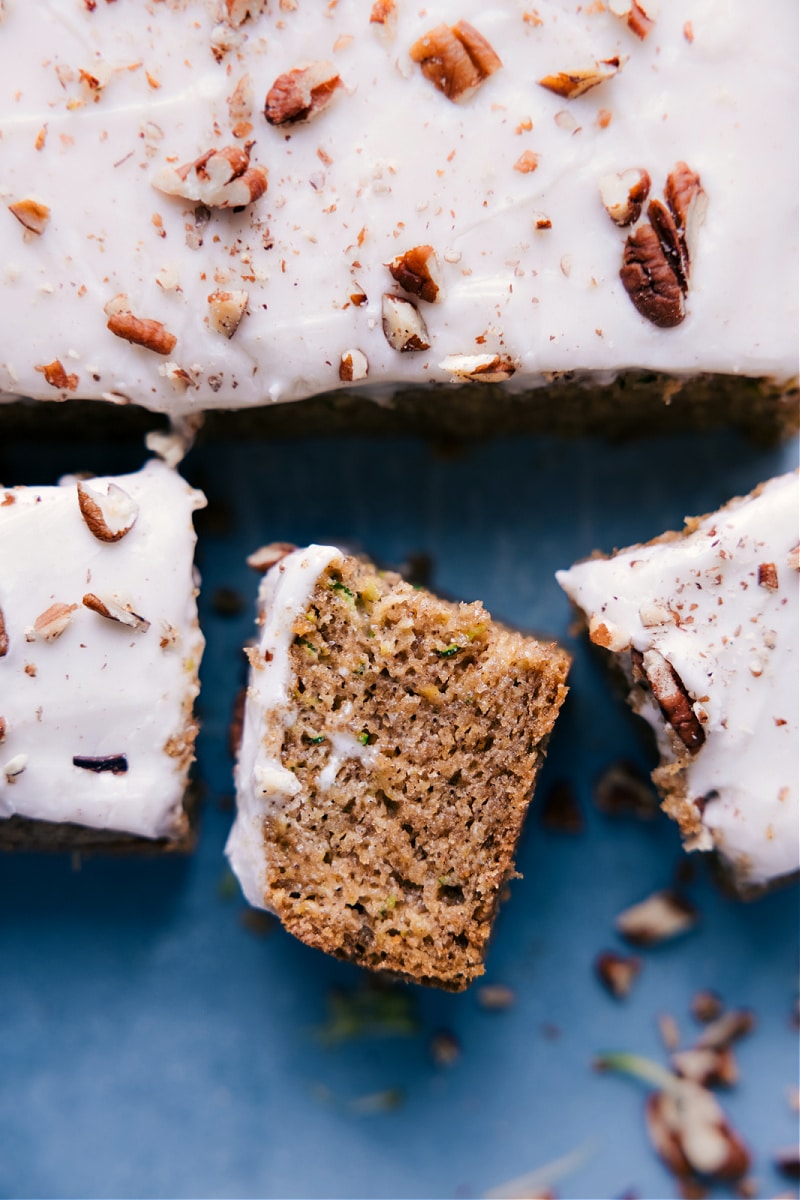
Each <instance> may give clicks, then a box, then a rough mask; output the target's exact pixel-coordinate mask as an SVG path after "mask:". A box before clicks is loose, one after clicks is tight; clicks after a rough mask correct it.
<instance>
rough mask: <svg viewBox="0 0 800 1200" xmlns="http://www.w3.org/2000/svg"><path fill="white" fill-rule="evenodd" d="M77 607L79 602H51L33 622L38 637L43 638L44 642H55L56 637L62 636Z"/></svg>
mask: <svg viewBox="0 0 800 1200" xmlns="http://www.w3.org/2000/svg"><path fill="white" fill-rule="evenodd" d="M77 607H78V606H77V604H59V603H56V604H51V605H50V607H49V608H47V609H45V611H44V612H43V613H40V614H39V616H38V617H37V618H36V620H35V621H34V622H33V632H34V634H35V635H36V637H38V638H41V640H42V641H43V642H54V641H55V640H56V638H60V637H61V635H62V633H63V632H64V630H65V629H66V628H67V626H68V625H69V623H70V621H71V620H72V614H73V613H74V612H75V609H76V608H77Z"/></svg>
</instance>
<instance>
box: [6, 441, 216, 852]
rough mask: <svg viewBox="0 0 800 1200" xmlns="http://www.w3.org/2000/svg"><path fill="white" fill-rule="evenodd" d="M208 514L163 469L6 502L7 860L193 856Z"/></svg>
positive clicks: (14, 493) (22, 490) (17, 495)
mask: <svg viewBox="0 0 800 1200" xmlns="http://www.w3.org/2000/svg"><path fill="white" fill-rule="evenodd" d="M204 504H205V498H204V497H203V495H202V493H200V492H197V491H195V490H193V489H192V488H190V487H189V486H188V484H186V483H185V482H184V481H183V480H182V479H181V478H180V477H179V476H178V475H177V474H176V473H175V472H174V471H172V470H170V469H169V468H168V467H166V466H165V465H164V464H163V463H161V462H158V461H152V462H149V463H147V465H146V466H145V467H144V468H143V469H142V470H140V471H138V472H136V473H135V474H131V475H123V476H118V477H116V478H88V479H84V478H78V479H76V478H74V477H69V478H65V479H64V480H62V482H61V483H60V485H59V486H57V487H16V488H5V489H4V488H0V562H2V564H3V567H2V571H0V847H2V848H4V849H22V848H24V849H62V848H70V849H76V850H80V849H92V848H100V847H103V848H113V847H120V848H133V847H142V846H146V845H149V846H151V847H155V848H167V847H171V848H188V847H189V846H190V845H191V843H192V835H191V828H190V821H189V813H188V810H187V794H188V776H189V768H190V765H191V763H192V760H193V746H194V739H195V734H196V731H197V727H196V723H195V720H194V717H193V715H192V708H193V703H194V699H195V696H196V695H197V692H198V687H199V685H198V676H197V672H198V667H199V664H200V657H201V655H202V652H203V637H202V634H201V632H200V629H199V626H198V623H197V608H196V603H195V597H196V587H195V581H194V578H193V567H192V559H193V553H194V544H195V535H194V530H193V528H192V513H193V512H194V511H195V510H196V509H198V508H201V507H203V506H204Z"/></svg>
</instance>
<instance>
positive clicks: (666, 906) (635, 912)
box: [614, 891, 698, 946]
mask: <svg viewBox="0 0 800 1200" xmlns="http://www.w3.org/2000/svg"><path fill="white" fill-rule="evenodd" d="M697 920H698V914H697V910H696V909H695V908H694V906H693V905H691V904H690V903H689V901H688V900H685V899H684V898H683V896H680V895H678V893H677V892H673V891H663V892H654V893H653V895H652V896H648V897H647V899H646V900H642V901H641V903H639V904H634V905H632V906H631V907H630V908H626V909H625V910H624V912H621V913H620V914H619V916H618V917H617V919H616V921H615V922H614V924H615V927H616V929H617V930H618V932H619V933H621V934H622V936H623V937H624V938H625V939H626V940H627V941H629V942H631V943H633V945H634V946H654V945H656V944H657V943H658V942H664V941H667V940H668V939H669V938H673V937H677V936H678V935H679V934H682V933H688V931H689V930H690V929H692V928H693V927H694V926H695V925H696V924H697Z"/></svg>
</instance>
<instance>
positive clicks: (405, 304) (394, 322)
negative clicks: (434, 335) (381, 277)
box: [382, 292, 431, 353]
mask: <svg viewBox="0 0 800 1200" xmlns="http://www.w3.org/2000/svg"><path fill="white" fill-rule="evenodd" d="M382 314H383V332H384V334H385V336H386V340H387V342H388V343H389V345H390V346H391V347H392V349H393V350H400V351H401V352H403V353H406V352H408V351H411V350H430V346H431V343H430V341H429V337H428V329H427V326H426V325H425V322H424V321H423V319H422V317H421V316H420V313H419V310H418V308H417V306H416V305H415V304H412V302H411V301H410V300H403V298H402V297H401V296H393V295H391V293H389V292H387V293H386V294H385V295H384V297H383V305H382Z"/></svg>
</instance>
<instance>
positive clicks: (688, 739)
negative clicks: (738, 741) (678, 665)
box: [633, 650, 706, 754]
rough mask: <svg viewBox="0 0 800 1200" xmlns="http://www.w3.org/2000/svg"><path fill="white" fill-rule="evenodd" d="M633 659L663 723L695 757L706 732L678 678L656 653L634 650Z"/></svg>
mask: <svg viewBox="0 0 800 1200" xmlns="http://www.w3.org/2000/svg"><path fill="white" fill-rule="evenodd" d="M633 659H634V670H636V668H637V667H639V668H640V669H641V670H642V671H643V672H644V674H645V675H646V677H647V682H648V683H649V685H650V690H651V692H652V693H653V696H654V697H655V699H656V700H657V701H658V707H659V708H660V709H661V712H662V714H663V715H664V717H665V719H666V720H667V721H668V722H669V724H670V725H671V726H672V728H673V729H674V730H675V733H676V734H677V735H678V737H679V738H680V740H681V741H682V742H683V744H684V746H685V747H686V749H687V750H688V751H689V753H690V754H696V753H697V751H698V750H699V749H700V747H701V746H702V745H703V743H704V742H705V740H706V735H705V730H704V729H703V726H702V725H701V724H700V721H699V720H698V718H697V714H696V713H695V711H694V709H693V708H692V700H691V697H690V695H689V693H688V691H687V690H686V687H685V685H684V683H683V680H682V679H681V677H680V675H679V674H678V672H677V671H676V670H675V668H674V667H673V666H672V663H670V662H667V660H666V658H664V656H663V654H660V653H659V652H658V650H645V652H644V654H640V652H639V651H638V650H634V651H633Z"/></svg>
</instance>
